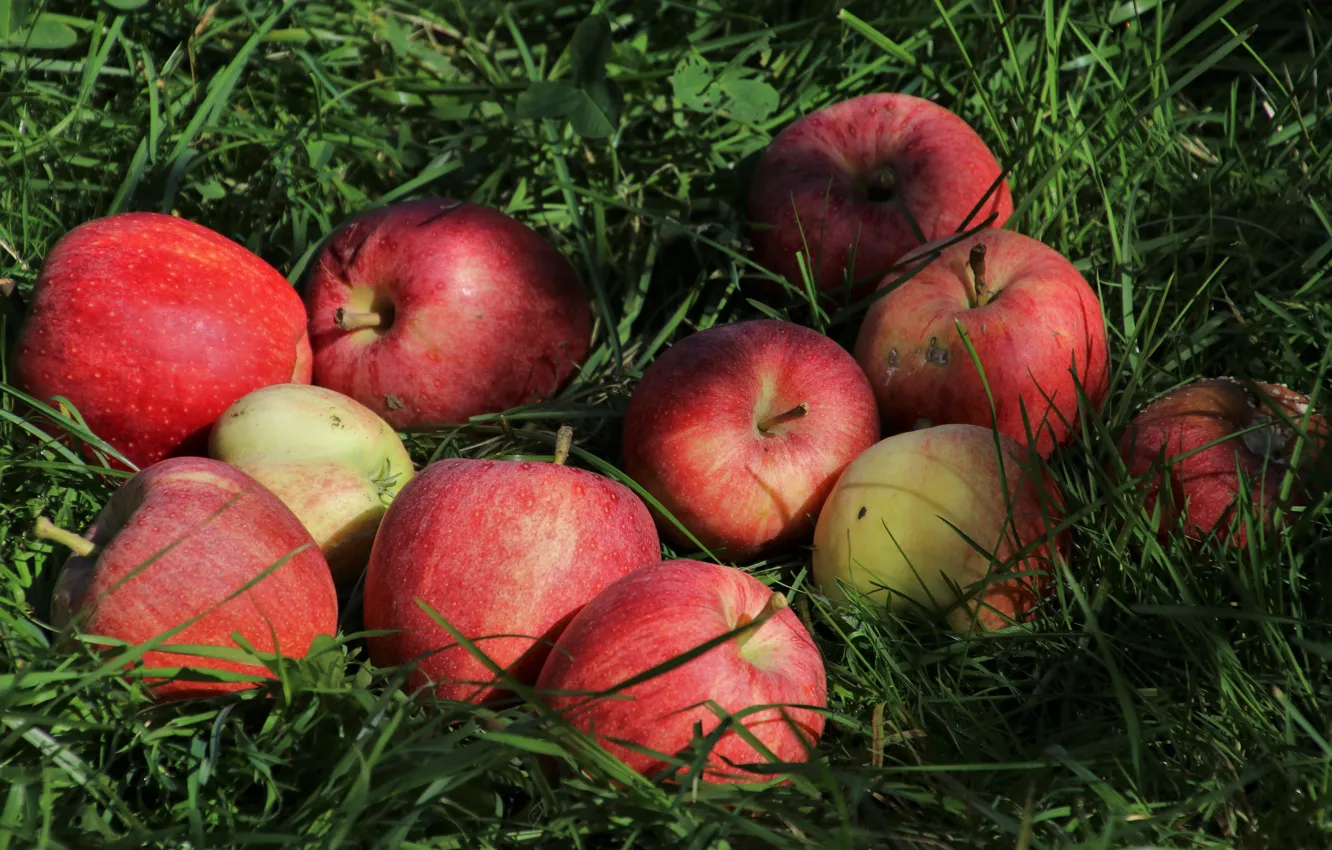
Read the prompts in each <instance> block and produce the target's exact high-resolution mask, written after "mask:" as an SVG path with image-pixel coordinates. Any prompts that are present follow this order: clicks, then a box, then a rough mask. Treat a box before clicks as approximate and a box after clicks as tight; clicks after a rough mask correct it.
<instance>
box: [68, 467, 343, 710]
mask: <svg viewBox="0 0 1332 850" xmlns="http://www.w3.org/2000/svg"><path fill="white" fill-rule="evenodd" d="M84 536H85V537H87V538H88V539H89V540H92V541H93V542H94V543H97V544H98V545H99V546H101V547H103V548H102V551H101V552H100V553H95V554H94V555H93V556H89V557H80V556H78V555H71V556H70V557H69V558H68V559H67V560H66V561H65V563H64V565H63V566H62V568H61V571H60V573H59V576H58V578H57V582H56V590H55V595H54V598H53V601H52V612H51V614H52V620H53V622H54V623H55V624H57V626H60V627H63V626H64V625H65V624H66V623H68V622H69V620H70V618H71V617H74V616H77V620H78V626H79V629H80V630H81V631H82V632H84V633H85V634H91V635H101V636H104V637H110V638H114V639H117V640H123V641H127V642H129V643H131V644H136V645H137V644H141V643H143V642H145V641H148V640H151V639H153V638H155V637H157V636H158V635H161V634H164V633H166V632H168V631H170V630H171V629H173V628H176V627H177V626H178V625H180V624H181V623H184V622H186V621H188V620H190V619H192V618H194V617H197V616H199V615H203V617H202V619H200V620H198V621H197V622H195V623H192V624H190V625H189V626H187V627H186V628H184V629H183V630H181V631H180V632H178V633H176V634H175V635H172V636H171V637H169V638H167V639H166V640H165V641H164V642H165V643H167V644H177V645H179V644H194V645H209V646H220V647H229V648H238V644H236V643H235V641H233V640H232V638H231V635H232V634H233V633H239V634H240V635H241V636H242V637H243V638H244V639H245V640H246V641H247V642H248V643H249V644H250V645H251V646H253V647H254V648H255V649H257V650H259V651H261V652H278V651H280V652H281V654H282V655H284V656H287V657H291V658H300V657H303V656H304V655H306V654H307V653H308V652H309V650H310V645H311V643H312V642H313V641H314V639H315V637H316V636H318V635H330V636H331V635H333V634H335V633H336V632H337V625H338V623H337V620H338V601H337V595H336V592H335V590H334V587H333V579H332V577H331V576H330V575H329V571H328V564H326V563H325V562H324V557H323V555H321V554H320V552H319V547H318V546H316V545H315V543H314V540H313V539H311V537H310V534H309V532H307V531H306V530H305V527H304V526H303V525H301V522H300V520H298V519H297V518H296V516H295V514H293V513H292V512H291V511H290V510H289V509H288V508H287V506H286V505H284V504H283V503H282V502H281V501H280V500H279V499H278V497H277V496H274V495H273V494H272V493H271V492H269V491H268V490H267V489H265V488H264V487H263V486H261V485H260V484H259V483H258V482H256V481H255V480H254V479H253V478H251V477H250V476H248V475H246V474H245V473H243V472H241V471H240V470H238V469H235V468H234V467H232V466H229V465H228V464H225V463H223V462H221V461H218V460H211V459H208V458H197V457H179V458H167V459H166V460H162V461H159V462H158V463H155V464H153V465H152V466H149V467H147V468H146V469H143V470H142V471H140V472H138V473H136V474H135V475H134V476H133V477H132V478H130V479H128V480H127V481H126V482H125V483H124V484H122V485H121V486H120V487H119V488H117V490H116V492H115V493H114V494H112V496H111V499H110V501H109V502H108V503H107V505H106V506H105V507H104V508H103V509H102V511H101V513H100V514H99V515H98V517H97V519H96V520H95V521H94V522H93V524H92V526H91V527H90V528H89V529H88V531H87V532H86V533H85V535H84ZM298 550H299V551H298ZM293 553H295V554H293ZM284 559H286V560H285V563H282V564H281V565H280V566H278V567H277V568H276V569H273V570H272V571H271V572H269V573H268V574H267V575H264V577H263V578H262V579H259V580H258V581H257V582H256V583H255V584H254V585H253V586H252V587H250V588H249V589H248V590H244V591H243V592H241V593H240V594H239V595H238V596H236V597H235V598H234V599H230V600H228V597H230V596H231V595H232V594H235V593H236V592H237V591H241V588H243V587H244V586H245V585H246V584H247V583H249V582H251V581H254V580H255V579H257V578H259V576H261V575H263V574H264V572H265V571H266V570H269V568H270V567H272V566H273V565H274V564H277V563H278V562H280V561H283V560H284ZM143 564H147V566H146V567H142V569H140V567H141V566H142V565H143ZM136 571H137V572H136ZM122 581H123V582H124V584H121V582H122ZM209 609H213V610H211V611H210V610H209ZM205 612H208V613H205ZM275 639H276V642H275ZM143 663H144V666H146V667H150V668H162V667H181V666H188V667H193V668H198V669H203V670H226V671H231V672H235V673H243V674H245V675H248V676H260V677H263V678H267V679H271V678H273V675H272V673H271V672H270V671H269V670H268V668H266V667H262V666H258V665H251V664H240V663H237V662H234V661H229V660H220V659H213V658H205V657H203V656H197V655H188V654H183V653H175V652H164V651H162V650H159V649H154V650H150V651H149V652H147V653H145V654H144V656H143ZM148 681H149V683H150V687H151V689H152V692H153V694H154V696H155V697H156V698H157V699H158V700H160V701H163V702H166V701H174V700H180V699H192V698H198V697H208V696H214V695H216V694H220V693H227V692H231V691H238V690H243V689H246V688H251V687H255V685H254V684H253V683H247V682H191V681H185V680H170V679H150V680H148Z"/></svg>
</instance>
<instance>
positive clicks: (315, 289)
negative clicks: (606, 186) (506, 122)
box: [305, 198, 592, 428]
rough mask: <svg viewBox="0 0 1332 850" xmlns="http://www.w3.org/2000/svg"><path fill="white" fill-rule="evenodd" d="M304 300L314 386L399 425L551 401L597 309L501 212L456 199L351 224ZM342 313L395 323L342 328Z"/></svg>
mask: <svg viewBox="0 0 1332 850" xmlns="http://www.w3.org/2000/svg"><path fill="white" fill-rule="evenodd" d="M305 303H306V309H307V312H308V314H309V327H310V338H311V340H312V343H313V346H314V359H315V366H314V380H315V383H316V384H318V385H319V386H321V387H327V388H329V389H332V390H336V391H338V392H340V393H342V394H344V395H348V396H351V397H352V398H354V399H356V400H357V401H359V402H361V403H362V404H364V405H366V406H367V407H369V408H370V409H371V410H373V411H375V412H376V413H378V414H379V415H380V416H382V417H383V418H384V419H385V420H386V421H388V423H389V424H391V425H393V426H394V427H395V428H410V427H415V426H421V425H437V424H444V423H460V422H466V421H467V420H468V418H469V417H472V416H477V415H481V414H485V413H498V412H500V411H503V410H507V409H509V408H511V407H514V406H516V405H519V404H526V403H530V402H534V401H539V400H542V399H545V398H549V397H550V396H553V395H554V394H555V393H557V392H558V391H559V390H560V389H562V388H563V387H564V386H565V384H567V383H568V381H569V379H570V378H571V377H572V375H573V373H574V371H575V369H576V366H577V364H580V363H581V362H582V360H583V358H584V357H586V355H587V350H588V344H589V341H590V334H591V321H592V320H591V310H590V307H589V303H588V300H587V298H586V296H585V294H584V292H583V289H582V285H581V284H580V283H579V280H578V275H577V273H576V272H575V271H574V269H573V266H572V265H570V264H569V261H568V260H566V259H565V258H564V256H563V255H562V254H560V253H559V252H558V251H557V250H555V248H554V247H553V246H551V245H550V244H549V243H548V242H546V241H545V240H544V239H542V238H541V236H539V235H538V234H537V233H536V231H534V230H532V229H531V228H529V227H527V226H526V225H524V224H522V223H521V222H519V221H517V220H515V219H513V218H510V217H509V216H507V215H505V214H503V213H501V212H499V211H497V210H493V209H490V208H488V207H484V206H480V205H478V204H472V203H467V202H463V201H455V200H451V199H447V198H443V199H426V200H418V201H409V202H405V203H400V204H393V205H390V206H387V207H384V208H381V209H378V210H373V211H371V212H368V213H365V214H364V215H361V216H359V217H357V218H354V219H352V220H351V221H350V222H348V223H347V224H345V225H344V226H343V227H342V228H341V229H339V230H338V232H337V233H335V234H334V235H333V237H332V238H331V239H330V241H329V242H328V244H327V246H326V247H325V248H324V249H323V251H322V252H321V253H320V255H319V259H318V261H317V262H316V263H315V265H314V270H313V272H312V274H311V276H310V278H309V281H308V283H307V287H306V294H305ZM339 308H345V309H346V310H348V311H351V312H374V311H378V312H381V313H384V312H385V311H391V323H390V324H389V325H388V326H387V327H386V328H384V327H380V328H360V329H356V330H342V329H340V328H339V327H338V326H337V324H336V322H335V316H336V314H337V311H338V309H339ZM386 315H387V313H386Z"/></svg>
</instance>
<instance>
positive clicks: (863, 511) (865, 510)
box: [856, 508, 869, 519]
mask: <svg viewBox="0 0 1332 850" xmlns="http://www.w3.org/2000/svg"><path fill="white" fill-rule="evenodd" d="M867 513H869V508H861V509H860V513H858V514H856V519H864V518H865V514H867Z"/></svg>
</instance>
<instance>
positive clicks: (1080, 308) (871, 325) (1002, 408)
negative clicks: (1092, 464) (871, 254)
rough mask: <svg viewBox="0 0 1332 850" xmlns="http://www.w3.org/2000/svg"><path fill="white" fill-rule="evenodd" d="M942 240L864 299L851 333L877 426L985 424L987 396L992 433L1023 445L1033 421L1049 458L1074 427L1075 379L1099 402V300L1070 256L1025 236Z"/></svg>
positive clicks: (1102, 379)
mask: <svg viewBox="0 0 1332 850" xmlns="http://www.w3.org/2000/svg"><path fill="white" fill-rule="evenodd" d="M942 241H947V240H941V241H940V242H934V243H930V244H927V245H925V246H923V247H921V248H919V249H917V250H915V251H913V252H911V253H909V254H908V255H907V257H906V259H905V262H907V263H914V262H915V261H916V260H917V259H919V260H921V261H922V262H928V265H926V266H924V267H923V268H922V269H920V271H919V272H918V273H917V274H916V275H915V276H914V277H911V278H910V279H908V280H906V281H905V282H900V283H899V281H898V279H897V278H895V277H891V276H890V277H887V278H885V279H884V280H883V281H882V283H881V284H880V286H881V287H883V288H890V289H891V291H889V292H888V293H887V294H886V295H883V296H882V297H880V298H879V299H878V300H877V301H875V302H874V303H873V304H872V305H871V306H870V308H869V312H867V313H866V315H865V319H864V321H863V322H862V323H861V326H860V331H859V333H858V335H857V337H856V344H855V349H854V350H855V356H856V361H857V362H858V363H859V364H860V367H861V368H862V369H864V370H865V374H866V375H867V376H868V377H869V380H870V384H871V385H872V386H873V387H874V395H875V397H876V398H877V399H878V402H879V416H880V417H881V418H882V421H883V426H884V430H885V431H886V432H888V433H897V432H900V431H906V430H909V429H911V428H915V427H917V425H918V424H932V425H948V424H954V423H962V424H970V425H980V426H983V427H985V428H990V427H993V426H994V424H995V422H996V419H991V411H990V396H993V398H994V413H995V416H996V417H997V424H998V428H999V430H1000V431H1002V432H1003V433H1004V434H1007V435H1008V436H1010V437H1012V438H1013V439H1015V440H1017V441H1018V442H1020V443H1023V444H1026V443H1027V428H1028V427H1030V429H1031V432H1032V435H1033V436H1035V438H1036V445H1037V450H1038V451H1039V452H1040V453H1041V455H1042V456H1044V457H1048V456H1049V455H1050V454H1051V453H1052V452H1053V451H1054V450H1055V448H1057V447H1058V446H1060V445H1062V444H1064V443H1066V442H1067V441H1068V439H1069V437H1070V435H1071V434H1072V433H1073V431H1074V429H1075V428H1076V427H1077V424H1078V393H1077V389H1076V386H1075V384H1074V376H1075V375H1076V377H1077V382H1078V383H1077V386H1081V387H1082V389H1083V392H1084V393H1085V394H1086V397H1087V401H1088V402H1089V403H1090V404H1092V405H1094V406H1095V407H1097V408H1099V407H1100V406H1101V404H1102V403H1103V402H1104V400H1105V396H1106V393H1107V391H1108V389H1109V360H1108V358H1107V354H1106V340H1105V318H1104V317H1103V316H1102V313H1101V302H1100V299H1098V298H1097V297H1096V293H1095V292H1093V291H1092V288H1091V287H1090V286H1089V285H1088V284H1087V281H1086V280H1085V279H1084V278H1083V277H1082V275H1081V274H1079V273H1078V270H1077V269H1076V268H1074V266H1073V264H1072V263H1070V262H1069V261H1068V260H1067V259H1065V258H1064V257H1063V256H1062V255H1061V254H1060V253H1059V252H1058V251H1056V250H1054V249H1053V248H1050V247H1048V246H1046V245H1044V244H1042V243H1041V242H1040V241H1038V240H1036V239H1032V238H1031V237H1030V236H1023V235H1022V234H1021V233H1015V232H1013V231H1011V230H987V231H982V232H980V233H977V234H976V235H975V236H972V237H969V238H968V239H966V240H964V241H962V242H957V243H955V244H953V245H950V246H948V247H943V246H942V244H941V242H942ZM940 248H942V250H941V251H939V255H938V257H937V258H936V259H933V260H930V259H929V255H930V254H932V253H934V252H935V251H936V250H939V249H940ZM958 325H961V327H962V330H963V331H965V332H966V335H967V339H968V340H970V342H971V345H972V346H973V348H974V349H975V351H976V355H977V357H978V358H979V359H980V363H981V366H982V367H983V368H984V371H985V381H986V382H988V383H989V395H987V394H986V388H985V383H983V382H982V381H981V375H980V373H979V372H978V371H977V370H976V365H975V363H973V362H972V359H971V354H970V352H968V351H967V347H966V345H965V344H964V343H963V340H962V336H961V334H960V333H959V332H958V327H957V326H958ZM1024 411H1025V417H1026V419H1025V421H1024V418H1023V417H1024Z"/></svg>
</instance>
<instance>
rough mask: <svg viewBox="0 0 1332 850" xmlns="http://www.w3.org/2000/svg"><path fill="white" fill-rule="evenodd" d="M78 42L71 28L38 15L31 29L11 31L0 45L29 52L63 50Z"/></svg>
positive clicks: (48, 17) (53, 19) (75, 33)
mask: <svg viewBox="0 0 1332 850" xmlns="http://www.w3.org/2000/svg"><path fill="white" fill-rule="evenodd" d="M11 23H12V19H11ZM78 40H79V34H78V33H77V32H75V31H74V28H73V27H71V26H69V25H68V24H66V23H64V22H62V21H59V20H56V19H55V18H52V17H50V16H47V15H38V16H37V18H36V19H35V20H34V21H33V23H32V26H31V27H25V28H20V29H18V30H11V31H10V33H9V36H8V37H7V38H5V39H4V40H3V41H0V44H5V45H8V46H14V47H26V48H27V49H29V50H64V49H65V48H67V47H72V46H74V45H75V44H77V43H78Z"/></svg>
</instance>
